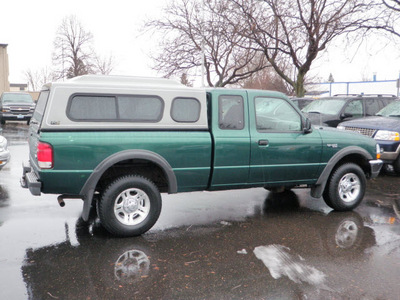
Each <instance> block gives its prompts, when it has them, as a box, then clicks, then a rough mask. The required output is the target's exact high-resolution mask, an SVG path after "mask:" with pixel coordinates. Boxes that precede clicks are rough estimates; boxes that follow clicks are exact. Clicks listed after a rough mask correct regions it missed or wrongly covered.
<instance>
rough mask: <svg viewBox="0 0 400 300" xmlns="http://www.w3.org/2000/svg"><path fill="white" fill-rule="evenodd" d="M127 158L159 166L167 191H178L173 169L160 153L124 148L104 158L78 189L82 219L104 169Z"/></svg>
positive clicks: (87, 217)
mask: <svg viewBox="0 0 400 300" xmlns="http://www.w3.org/2000/svg"><path fill="white" fill-rule="evenodd" d="M128 159H142V160H147V161H150V162H152V163H154V164H156V165H157V166H159V167H160V168H161V169H162V170H163V172H164V174H165V176H166V178H167V181H168V193H169V194H174V193H177V192H178V183H177V180H176V176H175V173H174V171H173V170H172V167H171V165H170V164H169V163H168V162H167V160H165V158H163V157H162V156H161V155H159V154H157V153H155V152H152V151H148V150H140V149H135V150H124V151H121V152H117V153H114V154H113V155H111V156H109V157H107V158H106V159H104V160H103V161H102V162H101V163H99V164H98V165H97V167H96V168H95V169H94V170H93V172H92V174H91V175H90V176H89V178H88V179H87V180H86V183H85V185H84V186H83V187H82V189H81V191H80V193H79V194H80V195H82V196H83V211H82V219H83V220H85V221H87V220H88V219H89V212H90V208H91V204H92V199H93V195H94V192H95V189H96V185H97V183H98V182H99V180H100V178H101V176H102V175H103V174H104V172H105V171H106V170H108V169H109V168H110V167H111V166H113V165H115V164H116V163H118V162H121V161H124V160H128Z"/></svg>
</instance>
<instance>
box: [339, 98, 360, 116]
mask: <svg viewBox="0 0 400 300" xmlns="http://www.w3.org/2000/svg"><path fill="white" fill-rule="evenodd" d="M344 113H345V114H351V115H353V117H363V115H364V113H363V104H362V100H353V101H350V103H349V104H347V106H346V108H345V109H344Z"/></svg>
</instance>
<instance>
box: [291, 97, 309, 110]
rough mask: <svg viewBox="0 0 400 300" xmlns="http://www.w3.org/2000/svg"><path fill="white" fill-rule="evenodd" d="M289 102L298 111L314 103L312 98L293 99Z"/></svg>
mask: <svg viewBox="0 0 400 300" xmlns="http://www.w3.org/2000/svg"><path fill="white" fill-rule="evenodd" d="M291 100H292V102H293V103H294V104H296V106H297V107H298V108H300V109H303V108H304V107H306V106H307V105H308V104H310V103H311V102H312V101H314V99H313V98H293V99H291Z"/></svg>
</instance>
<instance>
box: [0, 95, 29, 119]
mask: <svg viewBox="0 0 400 300" xmlns="http://www.w3.org/2000/svg"><path fill="white" fill-rule="evenodd" d="M34 109H35V103H34V102H33V100H32V97H31V95H30V94H28V93H21V92H4V93H3V94H2V95H1V98H0V122H1V124H5V123H6V121H26V122H27V123H28V124H29V121H30V119H31V118H32V114H33V111H34Z"/></svg>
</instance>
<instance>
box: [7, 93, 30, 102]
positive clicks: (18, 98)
mask: <svg viewBox="0 0 400 300" xmlns="http://www.w3.org/2000/svg"><path fill="white" fill-rule="evenodd" d="M3 103H33V100H32V97H31V96H30V95H29V94H7V93H4V94H3Z"/></svg>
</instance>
